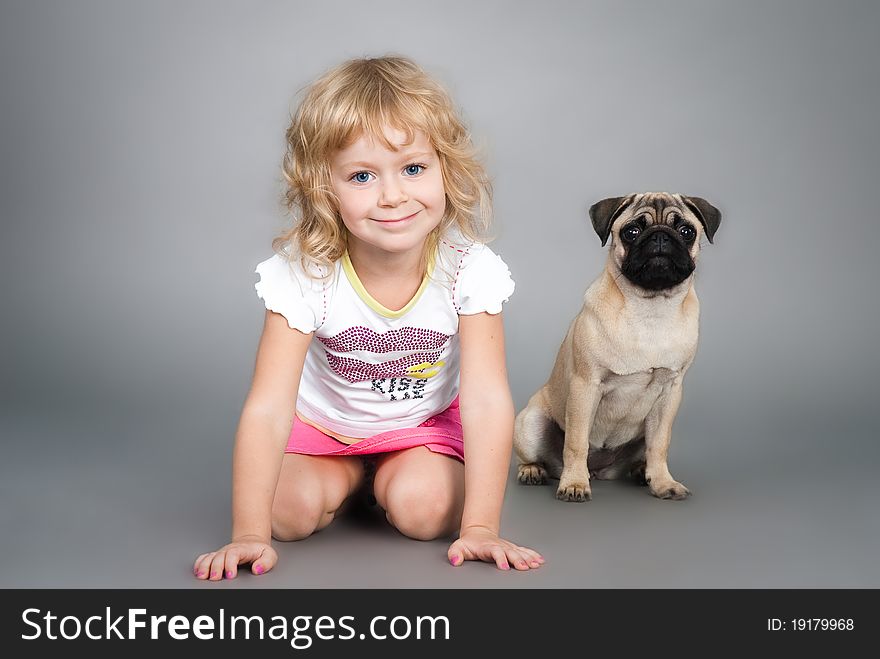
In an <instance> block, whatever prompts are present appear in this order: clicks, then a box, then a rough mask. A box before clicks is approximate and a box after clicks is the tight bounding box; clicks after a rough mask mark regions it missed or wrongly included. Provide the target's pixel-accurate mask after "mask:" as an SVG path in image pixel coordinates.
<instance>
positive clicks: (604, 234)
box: [590, 195, 632, 247]
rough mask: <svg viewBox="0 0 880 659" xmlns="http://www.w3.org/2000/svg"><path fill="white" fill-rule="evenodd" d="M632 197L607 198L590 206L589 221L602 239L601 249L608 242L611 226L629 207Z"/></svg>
mask: <svg viewBox="0 0 880 659" xmlns="http://www.w3.org/2000/svg"><path fill="white" fill-rule="evenodd" d="M631 200H632V195H630V196H628V197H609V198H608V199H603V200H602V201H600V202H597V203H595V204H593V205H592V206H590V220H592V221H593V228H594V229H595V230H596V233H598V234H599V237H600V238H601V239H602V247H605V243H607V242H608V236H609V235H611V225H612V224H614V220H616V219H617V216H618V215H620V214H621V213H622V212H623V210H624V209H625V208H626V207H627V206H629V202H630V201H631Z"/></svg>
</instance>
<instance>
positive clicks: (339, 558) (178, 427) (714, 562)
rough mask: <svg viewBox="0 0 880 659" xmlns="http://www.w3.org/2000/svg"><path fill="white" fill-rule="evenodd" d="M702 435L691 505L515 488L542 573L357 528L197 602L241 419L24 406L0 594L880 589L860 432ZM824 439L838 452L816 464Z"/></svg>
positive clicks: (5, 518)
mask: <svg viewBox="0 0 880 659" xmlns="http://www.w3.org/2000/svg"><path fill="white" fill-rule="evenodd" d="M731 416H735V415H731ZM701 418H702V417H697V416H695V415H694V416H692V417H691V418H688V417H687V416H684V417H682V416H680V418H679V420H678V422H677V425H676V428H677V435H676V439H675V440H674V444H673V455H672V460H671V465H672V471H673V474H674V475H676V476H677V477H678V478H679V479H680V480H682V482H684V483H685V484H686V485H688V486H689V487H690V488H691V490H692V491H693V493H694V495H693V496H692V498H691V499H689V500H687V501H685V502H668V501H659V500H656V499H654V498H653V497H651V496H650V495H648V493H647V490H646V489H645V488H641V487H637V486H635V485H633V484H629V483H623V482H599V483H595V484H594V491H593V492H594V499H593V501H592V502H590V503H586V504H566V503H562V502H559V501H556V500H555V498H554V495H553V494H554V489H553V488H551V487H523V486H520V485H518V484H516V483H514V482H513V480H511V481H510V485H509V487H508V491H507V498H506V504H505V512H504V518H503V531H504V533H505V534H506V535H507V536H508V537H509V538H511V539H515V540H516V541H518V542H520V543H522V544H528V545H531V546H533V547H535V548H536V549H538V550H539V551H541V552H542V553H543V554H544V555H545V556H546V558H547V563H546V565H545V566H544V567H543V568H541V569H540V570H537V571H532V572H529V573H523V574H518V573H513V572H511V573H504V572H500V571H498V570H496V569H494V568H492V567H490V566H489V565H485V564H476V563H467V564H465V566H464V567H463V568H458V569H455V568H452V567H450V566H449V565H448V564H446V563H445V553H446V548H447V543H445V542H440V541H437V542H428V543H424V542H416V541H412V540H408V539H406V538H404V537H403V536H401V535H399V534H397V533H396V532H395V531H394V530H393V529H391V528H390V527H389V526H388V525H387V524H386V523H385V522H384V521H383V520H382V519H381V518H380V517H378V516H371V515H370V514H369V513H359V514H357V515H354V516H350V517H348V518H343V519H340V520H338V521H337V522H334V523H333V524H332V525H331V526H330V527H328V528H327V529H326V530H324V531H322V532H320V533H318V534H316V535H314V536H313V537H311V538H309V539H307V540H305V541H302V542H297V543H289V544H286V543H276V547H277V548H278V549H279V554H280V562H279V564H278V566H277V567H276V569H275V570H274V571H272V572H271V573H269V574H268V575H265V576H263V577H254V576H251V575H244V576H243V577H241V578H238V579H236V580H234V581H232V582H222V583H219V584H206V583H202V582H198V581H196V580H195V579H194V578H192V576H191V574H190V572H189V569H190V565H191V562H192V559H193V558H194V557H195V556H196V555H197V554H198V553H201V552H203V551H207V550H209V549H212V548H214V546H215V545H219V544H222V543H223V542H225V535H226V533H227V532H228V510H229V506H228V501H229V478H228V475H229V464H230V460H229V458H230V455H229V448H230V445H231V433H232V432H233V430H234V427H235V423H236V421H237V418H236V414H226V415H217V414H216V412H211V411H210V410H209V409H198V408H196V407H190V408H189V409H188V410H186V411H184V410H183V409H181V408H178V409H176V411H175V410H174V409H173V406H167V409H157V408H153V409H150V406H148V405H144V406H143V407H142V408H141V409H139V411H137V412H132V411H126V410H124V409H122V408H120V407H119V406H111V407H110V408H109V409H100V408H98V407H95V408H93V409H86V408H84V407H83V406H82V405H77V406H75V407H74V406H70V407H66V406H62V405H57V404H52V405H51V406H49V407H45V408H43V409H40V408H39V407H37V406H36V405H34V404H33V402H31V403H30V404H28V405H24V406H18V407H17V408H16V409H15V410H6V411H5V412H4V414H3V416H2V424H3V425H2V428H0V432H2V436H3V438H4V445H5V452H6V455H5V459H4V460H3V461H2V463H0V493H2V500H3V506H2V508H0V514H2V518H0V528H3V529H4V532H3V534H2V537H0V555H2V556H3V560H2V562H0V587H3V588H49V587H62V588H156V587H169V588H290V587H294V588H296V587H303V588H306V587H312V588H343V587H350V588H386V587H389V588H413V587H434V588H476V587H479V588H482V587H492V588H542V587H549V588H789V587H790V588H806V587H810V588H829V587H839V588H862V587H872V588H876V587H878V586H880V571H878V568H877V564H876V548H877V546H878V540H880V523H878V515H877V503H878V497H877V487H876V477H875V470H876V464H877V463H878V459H877V458H878V457H880V456H878V452H877V448H876V444H873V446H871V444H870V443H869V442H866V441H865V440H866V438H865V437H864V436H858V435H859V434H860V433H861V431H859V430H858V428H859V425H858V424H850V425H849V426H848V427H849V428H851V430H849V431H848V430H846V427H847V426H846V424H841V423H839V422H837V421H835V420H833V419H828V423H827V424H823V423H822V422H821V421H816V420H815V419H814V420H812V421H806V422H804V423H802V424H801V426H800V427H797V426H793V425H792V424H791V422H790V420H787V419H783V418H778V419H774V418H772V417H770V418H763V419H762V418H756V417H755V416H750V417H742V418H741V419H740V421H741V423H740V424H739V426H737V425H736V424H735V423H732V422H731V420H730V419H727V420H726V421H725V422H722V423H721V425H716V424H706V423H705V422H704V421H701V420H700V419H701ZM807 426H809V427H807ZM786 429H788V432H790V433H792V434H791V435H789V436H787V435H786ZM828 439H833V440H834V444H835V445H836V446H837V447H848V448H847V449H845V450H836V451H833V452H831V451H829V450H828V449H823V448H822V447H823V444H825V443H826V440H828ZM792 447H798V448H797V451H796V454H794V453H793V451H792ZM859 447H862V448H859Z"/></svg>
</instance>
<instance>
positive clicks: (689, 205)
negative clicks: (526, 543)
mask: <svg viewBox="0 0 880 659" xmlns="http://www.w3.org/2000/svg"><path fill="white" fill-rule="evenodd" d="M590 219H591V220H592V223H593V228H594V229H595V230H596V233H597V234H599V238H601V240H602V246H603V247H604V246H605V245H606V243H607V242H608V239H609V237H610V238H611V246H610V248H609V251H608V259H607V262H606V265H605V269H604V271H603V272H602V274H601V275H600V276H599V277H598V279H596V280H595V281H594V282H593V283H592V285H591V286H590V287H589V288H588V289H587V291H586V293H585V294H584V306H583V308H582V309H581V311H580V312H579V313H578V315H577V316H576V317H575V319H574V321H573V322H572V323H571V325H570V327H569V329H568V333H567V334H566V336H565V340H564V341H563V343H562V346H561V348H560V350H559V353H558V355H557V357H556V363H555V365H554V367H553V371H552V373H551V374H550V379H549V380H548V381H547V383H546V384H545V385H544V386H543V387H542V388H541V389H540V390H539V391H538V392H537V393H536V394H535V395H534V396H532V398H531V399H530V400H529V403H528V405H527V406H526V408H525V409H524V410H522V412H520V413H519V414H518V415H517V417H516V423H515V427H514V449H515V451H516V455H517V457H518V459H519V468H518V480H519V482H520V483H523V484H526V485H540V484H543V483H545V482H546V481H547V478H548V476H549V477H552V478H558V479H559V486H558V488H557V490H556V497H557V498H558V499H561V500H562V501H588V500H590V499H591V498H592V493H591V490H590V478H591V477H592V478H598V479H603V480H604V479H613V478H620V477H623V476H630V477H634V478H636V479H638V480H639V481H640V482H642V483H643V484H647V485H648V486H649V488H650V491H651V494H653V495H654V496H655V497H659V498H661V499H677V500H678V499H685V498H687V497H688V496H689V495H690V491H689V490H688V489H687V488H686V487H685V486H684V485H682V484H681V483H679V482H678V481H677V480H675V479H674V478H673V477H672V474H670V473H669V468H668V466H667V454H668V451H669V441H670V437H671V430H672V423H673V421H674V420H675V415H676V412H677V411H678V406H679V403H680V402H681V397H682V381H683V379H684V375H685V373H686V372H687V370H688V368H689V367H690V365H691V363H692V362H693V359H694V355H695V353H696V349H697V334H698V329H699V302H698V301H697V294H696V292H695V291H694V270H695V268H696V263H697V258H698V256H699V253H700V241H701V239H702V238H703V236H705V237H706V239H707V240H708V241H709V242H710V243H711V242H712V241H713V237H714V236H715V232H716V231H717V230H718V226H719V224H720V223H721V213H720V211H719V210H718V209H717V208H715V207H714V206H713V205H712V204H710V203H709V202H707V201H706V200H705V199H701V198H699V197H689V196H685V195H681V194H670V193H666V192H648V193H639V194H631V195H629V196H627V197H612V198H610V199H603V200H602V201H600V202H598V203H596V204H594V205H593V206H592V207H591V208H590Z"/></svg>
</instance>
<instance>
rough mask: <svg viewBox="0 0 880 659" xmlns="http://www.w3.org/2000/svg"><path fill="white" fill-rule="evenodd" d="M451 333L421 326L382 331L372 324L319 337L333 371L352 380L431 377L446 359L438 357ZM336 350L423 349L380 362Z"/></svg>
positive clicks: (388, 350)
mask: <svg viewBox="0 0 880 659" xmlns="http://www.w3.org/2000/svg"><path fill="white" fill-rule="evenodd" d="M450 338H452V337H451V336H450V335H448V334H442V333H441V332H435V331H434V330H429V329H421V328H418V327H402V328H400V329H396V330H390V331H388V332H383V333H382V334H378V333H376V332H374V331H373V330H371V329H370V328H369V327H351V328H349V329H347V330H345V331H344V332H341V333H339V334H337V335H336V336H333V337H329V338H322V337H318V340H319V341H320V342H321V343H322V344H324V346H325V347H326V348H327V349H328V350H325V351H324V352H325V354H326V355H327V363H328V364H329V365H330V368H332V369H333V372H334V373H336V374H337V375H339V376H341V377H343V378H345V379H346V380H348V381H349V382H361V381H364V380H377V379H381V378H399V377H404V378H407V377H408V378H419V379H423V378H430V377H433V376H434V375H436V374H437V373H438V371H439V370H440V368H441V367H442V366H443V365H444V362H438V361H437V359H438V358H439V357H440V355H441V353H442V352H443V348H444V347H445V345H446V343H447V342H448V341H449V339H450ZM329 350H333V351H334V352H337V353H340V352H343V353H344V352H354V351H364V352H372V353H376V354H384V353H387V352H397V351H404V350H420V351H421V352H417V353H414V354H411V355H407V356H406V357H401V358H399V359H395V360H393V361H388V362H384V363H380V364H370V363H367V362H363V361H361V360H359V359H354V358H352V357H340V356H339V355H335V354H333V353H331V352H329Z"/></svg>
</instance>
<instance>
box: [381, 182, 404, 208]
mask: <svg viewBox="0 0 880 659" xmlns="http://www.w3.org/2000/svg"><path fill="white" fill-rule="evenodd" d="M405 201H408V197H407V196H406V190H404V189H403V186H402V185H400V183H398V182H397V181H388V182H385V183H383V184H382V189H381V192H380V193H379V205H380V206H391V207H394V206H399V205H400V204H402V203H403V202H405Z"/></svg>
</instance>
